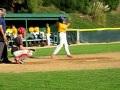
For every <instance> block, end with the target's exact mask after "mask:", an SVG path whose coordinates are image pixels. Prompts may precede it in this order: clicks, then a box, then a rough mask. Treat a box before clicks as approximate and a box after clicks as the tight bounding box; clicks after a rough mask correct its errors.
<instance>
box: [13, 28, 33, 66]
mask: <svg viewBox="0 0 120 90" xmlns="http://www.w3.org/2000/svg"><path fill="white" fill-rule="evenodd" d="M18 34H19V35H18V36H17V37H16V38H15V39H14V41H13V45H12V49H11V53H12V54H13V56H14V57H15V58H14V59H15V61H16V63H18V64H22V63H23V61H22V60H24V59H26V58H29V57H30V56H32V55H33V52H34V51H35V49H27V48H26V47H24V46H23V41H22V38H23V37H24V36H25V31H24V30H20V31H18Z"/></svg>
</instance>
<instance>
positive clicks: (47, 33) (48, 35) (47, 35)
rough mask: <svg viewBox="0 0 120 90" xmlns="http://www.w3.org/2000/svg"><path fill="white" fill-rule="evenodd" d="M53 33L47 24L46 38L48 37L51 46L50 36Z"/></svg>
mask: <svg viewBox="0 0 120 90" xmlns="http://www.w3.org/2000/svg"><path fill="white" fill-rule="evenodd" d="M50 33H51V30H50V26H49V24H48V23H47V24H46V37H47V45H48V46H50V44H51V43H50V35H51V34H50Z"/></svg>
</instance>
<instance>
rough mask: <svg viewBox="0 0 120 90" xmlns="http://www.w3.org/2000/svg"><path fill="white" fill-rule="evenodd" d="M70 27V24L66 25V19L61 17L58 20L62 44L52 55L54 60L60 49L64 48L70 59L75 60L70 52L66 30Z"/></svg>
mask: <svg viewBox="0 0 120 90" xmlns="http://www.w3.org/2000/svg"><path fill="white" fill-rule="evenodd" d="M69 26H70V23H67V24H66V23H65V19H64V17H62V16H61V17H59V20H58V32H59V38H60V44H59V45H58V46H57V47H56V49H55V51H54V52H53V53H52V54H51V58H52V59H54V58H55V55H56V54H57V53H58V52H59V51H60V49H61V48H62V47H63V46H64V47H65V51H66V53H67V57H68V58H73V56H72V55H71V54H70V52H69V48H68V43H67V37H66V29H67V28H68V27H69Z"/></svg>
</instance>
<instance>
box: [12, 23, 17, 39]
mask: <svg viewBox="0 0 120 90" xmlns="http://www.w3.org/2000/svg"><path fill="white" fill-rule="evenodd" d="M12 34H13V37H14V38H16V37H17V34H18V30H17V28H16V27H15V26H14V25H12Z"/></svg>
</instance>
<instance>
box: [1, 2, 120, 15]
mask: <svg viewBox="0 0 120 90" xmlns="http://www.w3.org/2000/svg"><path fill="white" fill-rule="evenodd" d="M98 1H100V2H103V4H104V5H109V7H110V10H109V11H111V10H115V9H116V8H117V6H118V5H119V0H1V2H0V6H1V7H4V8H6V9H7V10H10V11H13V12H15V13H19V12H23V13H24V12H27V13H36V12H37V13H40V10H39V9H40V7H41V6H42V7H47V6H51V5H54V6H55V7H57V8H59V9H60V10H62V11H65V12H67V13H74V12H80V13H84V14H89V12H90V7H91V5H92V3H95V2H98ZM38 11H39V12H38Z"/></svg>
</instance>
